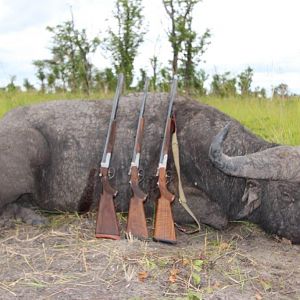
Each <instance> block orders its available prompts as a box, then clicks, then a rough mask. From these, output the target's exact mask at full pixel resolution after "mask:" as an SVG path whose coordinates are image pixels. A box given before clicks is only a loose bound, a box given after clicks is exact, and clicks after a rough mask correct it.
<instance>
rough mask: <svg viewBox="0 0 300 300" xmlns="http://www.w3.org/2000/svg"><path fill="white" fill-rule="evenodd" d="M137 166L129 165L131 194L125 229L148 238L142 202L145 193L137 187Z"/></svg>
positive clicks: (137, 235)
mask: <svg viewBox="0 0 300 300" xmlns="http://www.w3.org/2000/svg"><path fill="white" fill-rule="evenodd" d="M138 172H139V171H138V168H137V167H131V174H130V176H131V177H130V185H131V189H132V193H133V196H132V198H131V199H130V204H129V212H128V219H127V228H126V231H127V232H128V233H131V234H132V235H133V236H135V237H137V238H140V239H147V238H148V230H147V223H146V216H145V210H144V202H145V200H146V198H147V195H146V194H145V193H144V192H143V191H142V190H141V189H140V187H139V174H138Z"/></svg>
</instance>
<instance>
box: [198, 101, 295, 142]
mask: <svg viewBox="0 0 300 300" xmlns="http://www.w3.org/2000/svg"><path fill="white" fill-rule="evenodd" d="M200 102H202V103H206V104H208V105H211V106H213V107H216V108H218V109H219V110H221V111H223V112H224V113H226V114H228V115H230V116H232V117H233V118H235V119H236V120H238V121H240V122H241V123H242V124H243V125H245V126H246V127H247V128H249V129H250V130H251V131H253V132H254V133H256V134H257V135H259V136H261V137H262V138H264V139H266V140H268V141H271V142H276V143H281V144H288V145H299V144H300V130H299V129H300V99H299V98H298V99H297V98H294V99H289V100H281V99H274V100H268V99H257V98H247V99H242V98H226V99H221V98H213V97H205V98H201V100H200Z"/></svg>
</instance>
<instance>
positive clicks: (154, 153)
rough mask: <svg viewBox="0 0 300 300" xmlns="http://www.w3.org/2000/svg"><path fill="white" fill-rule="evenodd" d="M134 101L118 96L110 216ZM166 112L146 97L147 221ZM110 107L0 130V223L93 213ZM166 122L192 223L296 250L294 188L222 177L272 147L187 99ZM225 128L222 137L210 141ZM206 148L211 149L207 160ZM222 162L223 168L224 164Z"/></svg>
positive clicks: (75, 106) (163, 101)
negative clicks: (231, 162)
mask: <svg viewBox="0 0 300 300" xmlns="http://www.w3.org/2000/svg"><path fill="white" fill-rule="evenodd" d="M140 101H141V95H140V94H137V95H129V96H126V97H125V96H124V97H122V98H121V100H120V105H119V110H118V112H117V134H116V142H115V147H114V151H113V155H112V160H111V167H112V171H113V173H114V176H113V178H112V179H111V184H112V186H114V187H115V188H116V189H117V190H118V191H119V193H118V196H117V197H116V199H115V204H116V207H117V210H118V211H123V212H126V211H128V204H129V199H130V196H131V191H130V186H129V183H128V181H129V177H128V171H129V167H130V162H131V155H132V151H133V144H134V138H135V131H136V126H137V118H138V114H139V107H140ZM167 104H168V103H167V95H166V94H149V97H148V101H147V103H146V109H145V132H144V140H143V145H142V154H141V169H142V170H143V180H142V182H141V187H142V188H143V190H144V191H145V192H146V193H147V194H148V199H147V201H146V203H145V209H146V214H147V216H152V215H153V211H154V208H155V199H156V198H157V197H158V188H157V178H156V170H157V166H158V159H159V152H160V146H161V142H162V135H163V129H164V121H165V116H166V109H167ZM111 105H112V101H110V100H100V101H53V102H49V103H45V104H40V105H33V106H29V107H23V108H18V109H15V110H13V111H11V112H9V113H7V114H6V116H5V117H4V118H3V119H1V120H0V171H1V172H0V213H1V214H2V215H1V217H0V219H1V220H2V222H6V220H8V218H10V217H11V216H13V217H19V218H21V219H23V220H24V221H25V222H27V223H33V224H40V223H43V222H44V219H43V217H41V216H40V215H39V214H36V213H35V212H34V211H32V210H31V208H32V207H38V208H39V209H45V210H52V211H71V212H74V211H79V212H84V211H87V210H93V209H96V207H97V205H98V200H99V192H100V190H101V184H100V181H99V176H98V175H99V170H98V169H99V163H100V160H101V158H102V151H103V148H104V142H105V137H106V133H107V127H108V123H109V118H110V113H111V108H112V106H111ZM174 112H175V115H176V125H177V133H178V140H179V147H180V160H181V172H182V181H183V186H184V191H185V193H186V196H187V200H188V204H189V206H190V207H191V209H192V210H193V212H194V214H195V215H196V216H197V218H199V219H200V221H201V222H203V223H206V224H208V225H211V226H213V227H215V228H218V229H221V228H224V227H225V226H226V225H227V222H228V220H237V219H241V218H243V219H246V220H250V221H252V222H255V223H258V224H260V225H261V226H262V227H263V228H264V229H265V230H267V231H268V232H270V233H275V234H278V235H280V236H284V237H286V238H288V239H291V240H292V241H293V242H300V191H299V190H300V189H299V188H300V184H299V183H298V181H292V180H290V178H289V177H284V178H276V177H274V178H273V177H272V176H271V177H270V178H267V177H266V176H265V177H263V176H262V177H261V178H260V177H259V176H249V177H248V176H247V173H243V174H236V173H233V174H230V172H228V170H227V169H226V168H222V166H224V165H226V163H227V162H228V159H229V158H231V159H234V158H235V157H236V156H238V157H243V156H245V157H247V155H248V154H251V153H258V154H259V155H262V154H261V153H263V151H264V150H266V149H269V148H273V147H274V149H276V148H277V146H276V145H274V144H270V143H268V142H266V141H264V140H262V139H260V138H258V137H256V136H255V135H253V134H252V133H250V132H249V131H248V130H246V129H245V128H244V127H243V126H242V125H240V124H239V123H238V122H236V121H234V120H232V119H230V118H229V117H228V116H226V115H225V114H223V113H221V112H219V111H218V110H216V109H214V108H212V107H209V106H206V105H203V104H200V103H198V102H195V101H193V100H190V99H185V98H183V97H177V98H176V100H175V104H174ZM229 121H231V125H230V127H229V128H228V127H227V129H226V130H227V132H226V134H221V135H222V136H221V138H220V137H219V138H217V140H215V139H214V137H215V136H217V137H218V136H220V134H219V135H218V133H219V132H220V131H221V130H222V129H223V128H224V126H225V125H226V124H227V123H228V122H229ZM221 132H223V131H221ZM226 135H227V137H226ZM225 137H226V139H225ZM212 143H213V145H215V146H213V147H212V148H211V152H209V151H210V145H211V144H212ZM209 153H210V155H209ZM225 156H226V157H225ZM224 157H225V158H226V159H227V160H226V159H225V160H224V161H223V160H222V159H223V158H224ZM170 158H171V159H170V163H169V166H168V168H169V170H170V175H171V177H170V183H169V187H170V190H171V191H173V192H174V193H175V194H177V188H176V183H177V177H176V172H175V169H174V164H173V161H172V157H171V156H170ZM265 160H266V161H267V162H268V159H267V158H265ZM252 165H253V164H252ZM252 173H253V172H252ZM252 173H251V174H252ZM254 173H255V172H254ZM274 179H276V180H274ZM173 212H174V218H175V221H176V222H178V223H188V222H191V221H192V220H191V218H190V217H189V215H188V214H187V213H186V212H185V211H184V209H183V208H182V207H181V206H180V204H179V203H178V201H177V200H176V201H175V204H174V206H173ZM4 220H5V221H4Z"/></svg>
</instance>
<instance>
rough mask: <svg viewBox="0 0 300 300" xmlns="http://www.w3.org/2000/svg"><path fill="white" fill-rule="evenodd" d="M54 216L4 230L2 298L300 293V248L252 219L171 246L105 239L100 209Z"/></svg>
mask: <svg viewBox="0 0 300 300" xmlns="http://www.w3.org/2000/svg"><path fill="white" fill-rule="evenodd" d="M50 218H51V225H49V226H47V227H40V228H39V227H33V226H27V225H24V224H16V225H15V228H13V229H11V228H10V229H1V232H0V299H192V300H197V299H255V300H260V299H300V246H299V245H291V244H290V242H289V241H288V240H280V239H278V238H276V237H274V236H270V235H268V234H266V233H265V232H263V231H261V230H260V229H259V228H258V227H256V226H254V225H252V224H249V223H232V224H230V226H229V228H228V229H227V230H226V231H223V232H220V231H215V230H213V229H211V228H208V227H205V226H203V227H202V230H201V232H200V233H196V234H194V235H185V234H183V233H180V232H177V237H178V243H177V244H176V245H166V244H160V243H155V242H153V241H151V240H150V241H139V240H135V239H132V238H130V237H129V238H128V239H125V238H124V239H122V240H121V241H110V240H97V239H95V238H94V226H95V224H94V220H95V214H87V215H84V216H77V215H70V214H64V215H58V216H51V217H50ZM121 221H122V223H123V227H124V225H125V224H124V222H125V220H124V219H123V218H122V217H121ZM150 223H151V222H150ZM150 223H149V227H151V224H150Z"/></svg>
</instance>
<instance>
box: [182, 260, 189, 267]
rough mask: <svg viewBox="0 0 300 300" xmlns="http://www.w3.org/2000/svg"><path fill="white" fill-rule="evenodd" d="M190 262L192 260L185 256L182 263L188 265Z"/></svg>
mask: <svg viewBox="0 0 300 300" xmlns="http://www.w3.org/2000/svg"><path fill="white" fill-rule="evenodd" d="M189 264H190V260H189V259H187V258H183V259H182V265H183V266H186V265H189Z"/></svg>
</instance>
